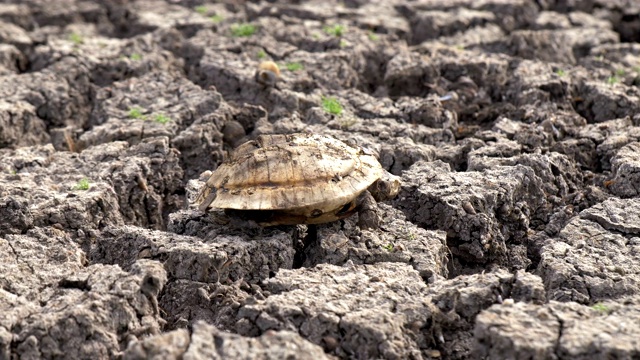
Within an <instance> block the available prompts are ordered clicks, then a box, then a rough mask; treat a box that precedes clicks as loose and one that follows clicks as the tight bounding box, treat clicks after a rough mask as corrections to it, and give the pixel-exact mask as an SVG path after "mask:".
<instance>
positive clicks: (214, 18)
mask: <svg viewBox="0 0 640 360" xmlns="http://www.w3.org/2000/svg"><path fill="white" fill-rule="evenodd" d="M209 19H211V21H212V22H213V23H214V24H217V23H220V22H222V20H224V17H222V15H218V14H216V15H213V16H212V17H210V18H209Z"/></svg>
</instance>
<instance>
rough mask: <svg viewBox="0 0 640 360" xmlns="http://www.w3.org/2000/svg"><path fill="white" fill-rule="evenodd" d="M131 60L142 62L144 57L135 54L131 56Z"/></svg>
mask: <svg viewBox="0 0 640 360" xmlns="http://www.w3.org/2000/svg"><path fill="white" fill-rule="evenodd" d="M129 59H131V60H133V61H140V60H142V55H140V54H138V53H133V54H131V55H129Z"/></svg>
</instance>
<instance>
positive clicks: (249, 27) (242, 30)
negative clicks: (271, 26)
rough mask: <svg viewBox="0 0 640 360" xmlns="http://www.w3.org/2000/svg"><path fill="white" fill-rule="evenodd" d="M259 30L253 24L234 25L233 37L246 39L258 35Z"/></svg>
mask: <svg viewBox="0 0 640 360" xmlns="http://www.w3.org/2000/svg"><path fill="white" fill-rule="evenodd" d="M257 30H258V28H257V27H256V26H255V25H253V24H247V23H243V24H233V25H231V35H233V36H235V37H246V36H251V35H253V34H255V33H256V31H257Z"/></svg>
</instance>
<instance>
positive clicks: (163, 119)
mask: <svg viewBox="0 0 640 360" xmlns="http://www.w3.org/2000/svg"><path fill="white" fill-rule="evenodd" d="M153 121H155V122H157V123H160V124H166V123H168V122H169V121H171V118H169V117H168V116H166V115H164V114H158V115H156V116H154V117H153Z"/></svg>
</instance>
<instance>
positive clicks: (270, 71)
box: [255, 61, 280, 87]
mask: <svg viewBox="0 0 640 360" xmlns="http://www.w3.org/2000/svg"><path fill="white" fill-rule="evenodd" d="M255 79H256V81H257V82H258V83H260V84H262V85H263V86H265V87H274V86H276V83H277V82H278V81H279V80H280V68H279V67H278V64H276V63H274V62H273V61H263V62H261V63H260V65H258V70H256V74H255Z"/></svg>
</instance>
